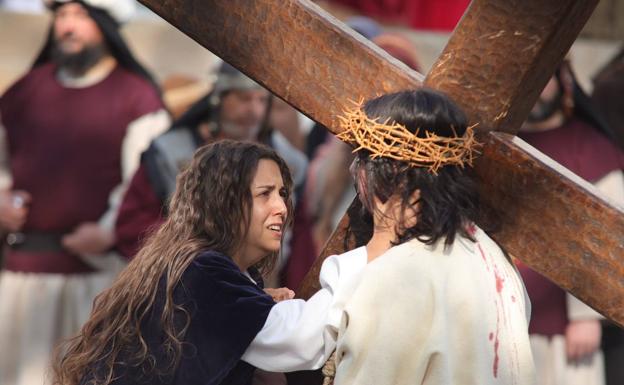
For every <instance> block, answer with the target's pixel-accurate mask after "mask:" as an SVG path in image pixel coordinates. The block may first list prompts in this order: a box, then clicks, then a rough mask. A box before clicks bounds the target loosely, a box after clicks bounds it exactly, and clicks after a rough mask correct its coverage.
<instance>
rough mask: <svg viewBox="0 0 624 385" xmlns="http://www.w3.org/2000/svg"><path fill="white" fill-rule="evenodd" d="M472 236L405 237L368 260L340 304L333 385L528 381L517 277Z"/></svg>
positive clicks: (524, 304) (484, 239) (480, 237)
mask: <svg viewBox="0 0 624 385" xmlns="http://www.w3.org/2000/svg"><path fill="white" fill-rule="evenodd" d="M475 236H476V239H477V241H478V242H477V243H472V242H470V241H468V240H466V239H464V238H458V239H457V240H456V241H455V242H454V244H453V245H452V247H450V248H449V249H448V250H444V247H443V245H442V244H441V242H439V243H438V245H436V246H435V247H429V246H426V245H425V244H423V243H421V242H419V241H418V240H412V241H410V242H407V243H404V244H402V245H399V246H396V247H393V248H392V249H390V250H389V251H388V252H386V253H385V254H383V255H382V256H380V257H379V258H377V259H375V260H374V261H372V262H371V263H369V264H368V266H367V267H366V269H365V271H364V273H363V275H362V278H361V280H360V284H359V285H358V287H357V288H356V290H355V291H354V293H353V295H352V296H351V299H350V300H349V301H348V303H347V304H346V307H345V309H344V314H343V317H342V320H343V321H342V324H341V327H340V333H339V339H338V347H337V352H336V377H335V385H347V384H358V385H366V384H371V385H372V384H375V385H378V384H393V385H403V384H427V385H441V384H461V385H472V384H474V385H488V384H505V385H511V384H520V385H526V384H534V383H535V378H534V377H535V376H534V365H533V359H532V355H531V347H530V343H529V335H528V320H529V315H530V314H529V313H530V303H529V300H528V297H527V295H526V291H525V289H524V285H523V283H522V281H521V279H520V277H519V274H518V273H517V271H516V270H515V268H514V267H513V266H512V265H511V264H510V263H509V262H508V261H507V260H506V258H505V256H504V254H503V253H502V251H501V250H500V248H499V247H498V246H497V245H496V243H494V241H492V240H491V239H490V238H489V237H488V236H487V235H486V234H485V233H484V232H483V231H481V230H480V229H477V230H476V233H475Z"/></svg>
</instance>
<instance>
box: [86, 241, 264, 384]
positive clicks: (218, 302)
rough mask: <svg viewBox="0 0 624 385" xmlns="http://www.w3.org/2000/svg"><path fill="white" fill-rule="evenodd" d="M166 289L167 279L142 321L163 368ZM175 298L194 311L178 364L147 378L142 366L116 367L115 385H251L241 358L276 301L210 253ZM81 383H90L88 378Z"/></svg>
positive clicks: (179, 320)
mask: <svg viewBox="0 0 624 385" xmlns="http://www.w3.org/2000/svg"><path fill="white" fill-rule="evenodd" d="M255 278H256V277H254V279H255ZM256 282H259V281H258V280H257V279H256ZM260 285H261V283H260ZM164 289H165V281H164V279H162V280H161V282H160V284H159V288H158V293H157V297H156V301H155V303H154V307H153V310H152V311H151V312H150V316H149V317H147V318H146V320H145V321H144V322H143V324H142V325H141V328H142V331H143V335H144V338H145V339H146V341H147V344H148V346H149V349H150V351H152V352H154V355H155V359H156V365H157V367H160V368H163V367H165V366H167V364H169V362H167V361H166V356H165V354H164V349H163V348H162V345H161V342H162V341H163V332H162V329H161V326H160V316H161V314H162V309H163V306H164V300H165V290H164ZM174 301H175V303H176V304H179V305H182V306H183V307H184V308H185V309H186V310H187V311H189V313H190V324H189V326H188V330H187V332H186V334H185V336H184V338H183V341H184V348H183V355H182V359H181V361H180V364H179V366H178V367H177V368H176V369H175V370H174V371H173V372H172V373H170V374H168V375H164V376H159V375H153V374H152V375H150V376H145V375H144V374H142V371H141V370H140V369H137V368H132V367H128V366H121V365H120V366H116V368H115V376H116V377H117V379H116V380H115V381H113V382H112V384H115V385H130V384H133V385H135V384H162V385H164V384H167V385H169V384H171V385H173V384H175V385H209V384H210V385H212V384H215V385H216V384H224V385H225V384H227V385H247V384H250V383H251V378H252V375H253V372H254V370H255V368H254V367H253V366H252V365H250V364H248V363H246V362H243V361H241V360H240V358H241V356H242V355H243V353H244V352H245V350H246V349H247V347H248V346H249V344H250V343H251V341H252V340H253V339H254V337H255V336H256V334H257V333H258V332H259V331H260V330H261V329H262V327H263V326H264V323H265V321H266V319H267V316H268V315H269V311H270V310H271V308H272V307H273V305H274V304H275V302H274V301H273V299H272V298H271V297H270V296H269V295H267V294H266V293H265V292H264V291H263V290H262V288H261V287H260V286H259V285H256V284H254V283H253V282H251V281H250V280H249V278H248V277H246V276H245V275H244V274H242V273H241V271H240V270H239V268H238V267H237V266H236V265H235V264H234V262H233V261H232V260H231V259H230V258H229V257H227V256H225V255H223V254H221V253H218V252H214V251H208V252H203V253H201V254H200V255H198V256H197V257H196V258H195V260H194V261H193V262H192V263H191V264H190V265H189V267H188V268H187V270H186V271H185V272H184V274H183V276H182V280H181V282H180V283H179V284H178V286H177V287H176V288H175V290H174ZM184 320H186V318H185V317H183V315H182V313H180V314H176V318H175V323H176V326H177V327H181V326H182V325H183V322H184ZM122 357H123V355H122ZM82 383H83V384H87V383H88V381H87V378H85V379H84V380H83V382H82Z"/></svg>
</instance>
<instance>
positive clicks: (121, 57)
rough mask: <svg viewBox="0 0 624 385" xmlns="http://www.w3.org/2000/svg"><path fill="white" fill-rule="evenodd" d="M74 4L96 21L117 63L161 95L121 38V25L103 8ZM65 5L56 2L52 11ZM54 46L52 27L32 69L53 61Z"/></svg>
mask: <svg viewBox="0 0 624 385" xmlns="http://www.w3.org/2000/svg"><path fill="white" fill-rule="evenodd" d="M72 2H74V3H78V4H80V5H82V6H83V7H84V8H85V9H86V10H87V12H88V13H89V16H90V17H91V18H92V19H93V20H94V21H95V23H96V24H97V26H98V27H99V28H100V31H102V35H104V39H105V40H106V43H107V45H108V48H109V50H110V53H111V55H113V57H114V58H115V59H116V60H117V63H119V65H121V66H122V67H124V68H125V69H127V70H128V71H130V72H134V73H136V74H137V75H139V76H141V77H143V78H144V79H146V80H147V81H149V82H150V83H151V84H152V85H153V86H154V88H156V90H158V92H159V93H160V88H159V87H158V85H157V84H156V82H155V81H154V78H153V77H152V75H150V73H149V72H148V71H147V70H146V69H145V67H143V66H142V65H141V64H140V63H139V62H138V61H137V60H136V58H135V57H134V55H132V52H130V49H129V48H128V45H127V44H126V42H125V41H124V39H123V37H122V36H121V33H120V32H119V27H120V25H119V23H118V22H117V21H116V20H115V19H114V18H113V17H112V16H111V15H110V14H109V13H108V12H107V11H105V10H104V9H102V8H97V7H94V6H91V5H89V4H87V3H85V2H84V1H81V0H73V1H72ZM63 4H67V3H57V2H54V3H53V4H52V5H51V8H52V10H56V9H57V8H58V7H59V6H61V5H63ZM53 46H54V26H52V27H50V31H49V32H48V37H47V39H46V42H45V44H44V46H43V48H42V50H41V52H40V53H39V56H37V59H36V60H35V62H34V63H33V65H32V68H35V67H37V66H40V65H42V64H45V63H47V62H49V61H50V60H51V59H52V50H53Z"/></svg>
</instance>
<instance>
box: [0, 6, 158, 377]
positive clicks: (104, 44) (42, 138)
mask: <svg viewBox="0 0 624 385" xmlns="http://www.w3.org/2000/svg"><path fill="white" fill-rule="evenodd" d="M46 5H47V6H48V8H49V9H50V10H51V11H52V12H53V20H52V25H51V28H50V33H49V36H48V39H47V41H46V43H45V45H44V47H43V49H42V52H41V53H40V55H39V56H38V58H37V59H36V60H35V63H34V65H33V67H32V68H31V69H30V71H29V72H28V73H26V74H25V75H24V76H23V77H22V78H21V79H19V80H18V81H17V82H16V83H15V84H14V85H13V86H11V87H10V88H9V90H8V91H7V92H6V93H5V94H4V95H3V96H2V98H1V99H0V145H2V148H0V154H2V155H3V157H0V158H3V159H0V166H3V167H0V171H1V172H2V174H3V178H2V180H3V181H6V182H5V183H4V185H2V186H0V232H2V233H4V234H5V235H6V241H7V242H6V244H5V246H4V247H5V256H4V261H3V266H2V270H0V293H1V294H0V341H2V346H3V347H2V349H1V351H0V383H2V384H28V385H30V384H42V383H44V378H45V377H46V371H47V368H48V367H49V361H50V353H51V352H52V349H53V346H54V344H56V343H57V342H58V341H59V340H60V339H62V338H65V337H68V336H70V335H71V334H73V333H74V332H76V331H77V330H78V328H79V326H80V325H81V324H82V323H83V321H84V320H85V319H86V318H87V316H88V314H89V312H90V310H91V303H92V301H93V299H94V297H95V295H96V294H97V293H98V292H99V291H101V290H102V289H103V288H105V287H106V286H107V285H108V284H109V283H110V282H111V280H112V278H113V277H114V275H115V272H116V271H118V269H119V268H120V266H122V265H123V264H122V262H121V259H119V258H118V256H117V254H116V253H115V252H114V250H113V246H114V244H115V237H114V231H113V229H112V227H113V224H114V221H115V217H116V212H117V209H118V206H119V201H120V199H121V196H122V194H123V191H124V190H125V186H126V184H127V183H126V181H127V180H128V179H129V177H130V176H131V175H132V174H133V173H134V171H135V169H136V167H137V165H138V163H139V155H140V153H141V152H142V151H143V150H144V149H145V148H146V147H147V145H148V144H149V142H150V140H151V139H152V138H153V137H155V136H156V135H157V134H159V133H161V132H162V131H163V130H164V129H165V128H166V127H167V126H168V124H169V116H168V113H167V112H166V111H165V109H164V107H163V103H162V100H161V97H160V92H159V90H158V88H157V87H156V85H155V83H154V81H153V79H152V78H151V76H150V75H149V74H148V72H147V71H146V70H145V69H144V68H143V67H142V66H141V65H140V64H139V63H138V62H137V61H136V59H135V58H134V57H133V55H132V54H131V52H130V50H129V49H128V47H127V45H126V43H125V42H124V40H123V38H122V36H121V35H120V33H119V26H120V24H121V22H123V21H125V20H127V18H128V17H129V16H130V15H131V13H132V11H133V9H134V2H133V1H131V0H81V1H73V0H53V1H47V3H46Z"/></svg>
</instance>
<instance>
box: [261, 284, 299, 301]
mask: <svg viewBox="0 0 624 385" xmlns="http://www.w3.org/2000/svg"><path fill="white" fill-rule="evenodd" d="M264 292H265V293H267V294H268V295H270V296H271V297H272V298H273V301H275V302H280V301H284V300H287V299H293V298H295V292H294V291H292V290H290V289H289V288H287V287H278V288H275V289H264Z"/></svg>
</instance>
